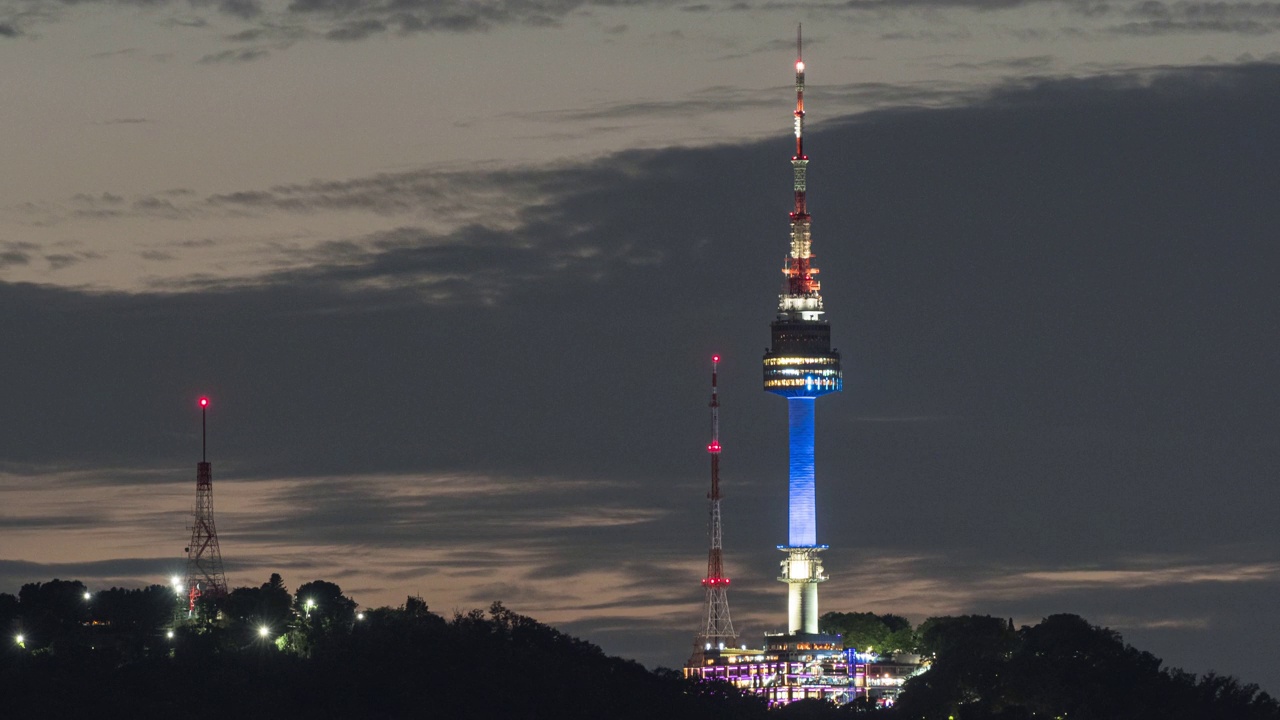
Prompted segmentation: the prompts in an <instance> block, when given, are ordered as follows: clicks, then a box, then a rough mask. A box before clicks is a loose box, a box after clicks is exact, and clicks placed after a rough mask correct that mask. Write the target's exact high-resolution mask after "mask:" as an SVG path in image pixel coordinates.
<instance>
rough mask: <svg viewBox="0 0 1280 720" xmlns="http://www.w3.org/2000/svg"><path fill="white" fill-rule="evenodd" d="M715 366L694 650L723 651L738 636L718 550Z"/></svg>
mask: <svg viewBox="0 0 1280 720" xmlns="http://www.w3.org/2000/svg"><path fill="white" fill-rule="evenodd" d="M719 367H720V356H719V355H714V356H712V358H711V443H710V444H709V445H707V452H708V453H710V454H711V492H709V493H707V498H708V499H709V500H710V501H711V517H710V518H709V520H708V522H707V534H708V535H710V536H711V549H710V550H709V551H708V552H707V577H706V578H704V579H703V580H702V586H703V587H704V588H706V600H705V602H704V603H703V608H702V616H703V618H704V622H703V625H702V632H700V633H698V637H697V639H696V640H695V641H694V643H695V645H696V646H697V647H699V648H703V649H706V650H711V649H712V648H716V649H724V647H725V646H726V645H728V646H732V645H733V644H734V643H735V642H737V640H738V634H737V633H735V632H734V631H733V620H731V619H729V578H727V577H725V576H724V558H723V557H722V556H721V550H720V540H721V538H720V399H719V396H718V395H717V393H716V376H717V375H718V370H719Z"/></svg>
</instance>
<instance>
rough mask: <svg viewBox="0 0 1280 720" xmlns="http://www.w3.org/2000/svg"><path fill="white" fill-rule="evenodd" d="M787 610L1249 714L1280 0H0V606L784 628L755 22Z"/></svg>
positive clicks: (1260, 564)
mask: <svg viewBox="0 0 1280 720" xmlns="http://www.w3.org/2000/svg"><path fill="white" fill-rule="evenodd" d="M797 22H803V23H804V28H805V43H806V44H805V60H806V65H807V66H808V68H807V69H808V72H807V81H808V91H807V93H806V107H807V110H808V124H807V126H806V144H805V148H806V150H807V152H808V153H809V155H810V157H811V164H810V166H809V208H810V211H811V212H812V213H813V237H814V252H815V254H816V264H817V266H818V267H819V268H821V270H822V275H821V279H822V281H823V296H824V298H825V301H826V308H827V311H828V314H827V317H828V318H829V319H830V321H831V323H832V338H833V342H834V345H835V346H836V347H837V348H839V350H840V351H841V353H842V355H843V362H844V368H845V390H844V392H843V393H841V394H839V395H833V396H830V397H827V398H825V399H823V400H822V401H821V402H819V403H818V411H817V414H818V417H817V421H818V422H817V424H818V436H817V462H818V473H817V477H818V481H817V482H818V539H819V541H820V542H822V543H825V544H828V545H830V546H831V549H830V550H829V551H828V552H827V553H826V555H825V559H826V563H825V565H826V569H827V572H828V574H829V575H830V576H831V578H832V579H831V580H830V581H829V582H827V583H825V584H824V585H823V586H822V587H821V591H820V597H821V610H822V611H823V612H826V611H831V610H839V611H874V612H878V613H887V612H892V613H897V614H901V615H906V616H908V617H909V618H911V619H912V620H913V621H915V622H919V621H921V620H923V619H924V618H925V617H928V616H930V615H938V614H958V613H981V614H991V615H997V616H1000V617H1012V618H1013V619H1014V621H1015V623H1017V624H1033V623H1036V622H1038V621H1039V620H1040V619H1041V618H1042V617H1044V616H1046V615H1048V614H1052V613H1059V612H1070V613H1077V614H1080V615H1083V616H1084V617H1086V618H1088V619H1089V620H1090V621H1092V622H1093V623H1095V624H1100V625H1107V626H1110V627H1112V628H1115V629H1117V630H1119V631H1120V632H1122V633H1123V634H1124V636H1125V638H1126V639H1127V640H1128V641H1129V642H1131V643H1133V644H1135V645H1136V646H1138V647H1140V648H1142V649H1145V650H1149V651H1151V652H1153V653H1154V654H1156V655H1157V656H1160V657H1162V658H1164V659H1165V660H1166V661H1167V663H1169V664H1171V665H1175V666H1180V667H1183V668H1184V669H1186V670H1189V671H1193V672H1199V673H1203V672H1205V671H1208V670H1217V671H1219V672H1223V673H1230V674H1234V675H1237V676H1238V677H1240V678H1241V679H1243V680H1245V681H1248V682H1257V683H1259V684H1261V685H1262V687H1263V688H1264V689H1265V690H1268V691H1270V692H1272V693H1280V666H1277V665H1276V663H1275V662H1274V657H1275V655H1276V654H1277V652H1280V641H1278V640H1277V638H1280V613H1278V612H1277V609H1276V608H1277V602H1276V597H1277V595H1280V523H1278V522H1277V512H1276V509H1277V505H1278V504H1280V490H1278V489H1277V480H1280V411H1278V410H1277V407H1276V406H1277V399H1278V396H1280V332H1277V325H1278V324H1280V295H1278V294H1277V291H1276V288H1277V274H1278V273H1280V250H1277V239H1278V234H1277V228H1280V204H1278V203H1277V198H1278V197H1280V172H1278V171H1277V168H1280V123H1278V122H1277V119H1278V118H1280V53H1277V50H1280V44H1278V43H1277V40H1278V39H1280V2H1248V3H1245V2H1241V3H1234V2H1195V1H1189V2H1160V1H1158V0H1145V1H1141V2H1129V1H1126V0H1118V1H1115V2H1093V1H1091V0H1078V1H1077V0H1039V1H1036V0H1025V1H1020V0H996V1H992V2H985V1H982V0H849V1H848V2H839V3H807V2H760V3H756V2H737V1H734V2H711V3H698V2H691V3H673V2H660V1H658V0H653V1H651V2H644V1H643V0H641V1H639V2H626V3H618V2H600V3H593V2H578V1H574V0H490V1H486V2H461V1H458V0H433V1H430V2H427V1H425V0H396V1H395V2H391V1H386V2H382V1H377V0H375V1H366V0H293V1H292V2H288V3H286V2H275V1H274V0H268V1H264V2H260V1H259V0H221V1H220V2H218V1H216V0H209V1H206V0H199V1H192V2H168V1H166V0H82V1H79V2H76V1H74V0H67V1H62V0H0V98H2V99H3V100H2V102H0V128H3V130H4V132H3V133H0V377H3V378H4V380H5V382H4V388H5V390H4V392H3V394H2V395H0V400H2V401H0V498H2V500H0V592H10V593H14V592H17V590H18V588H19V587H20V586H21V585H22V584H23V583H26V582H33V581H43V580H48V579H51V578H54V577H59V578H62V579H80V580H83V581H84V582H85V583H86V584H88V585H89V586H90V588H92V589H104V588H107V587H111V586H113V585H116V586H140V585H144V584H150V583H165V582H167V580H166V579H167V578H168V577H169V576H170V575H171V574H173V573H175V572H181V570H182V568H183V566H184V558H185V556H184V553H183V548H184V546H185V545H186V542H187V538H188V537H189V536H188V530H187V528H188V523H189V519H190V515H189V513H190V511H191V507H192V504H193V502H194V499H195V464H196V462H197V461H198V460H199V453H200V417H199V409H198V407H197V405H196V399H197V398H198V397H199V396H200V395H201V394H207V395H209V396H210V398H211V399H212V401H211V405H210V411H209V438H210V458H209V459H210V460H211V461H212V462H213V477H214V507H215V512H216V519H217V526H218V531H219V536H220V539H221V543H222V551H223V557H224V559H225V562H226V566H227V572H228V579H229V581H230V584H231V585H232V586H233V587H235V586H240V585H255V586H256V585H259V584H261V583H263V582H265V581H266V579H267V577H268V576H269V575H270V574H271V573H272V572H280V573H281V574H282V575H283V576H284V579H285V582H286V584H287V585H288V586H289V587H291V588H296V587H297V586H299V585H301V584H303V583H305V582H307V581H310V580H313V579H317V578H321V579H326V580H330V581H333V582H337V583H339V584H340V585H341V586H342V588H343V590H344V591H346V593H347V594H348V595H350V596H352V597H353V598H354V599H356V600H357V601H358V602H360V603H361V604H362V605H363V606H365V607H371V606H378V605H399V604H401V603H403V602H404V599H405V596H406V595H410V594H420V595H421V596H422V597H423V598H424V599H425V600H426V601H427V603H428V605H429V606H430V607H431V609H432V610H434V611H437V612H440V613H443V614H445V615H448V614H450V613H451V612H452V611H453V610H454V609H459V610H464V611H465V610H468V609H470V608H473V607H483V606H487V605H488V604H489V603H490V602H492V601H494V600H502V601H503V602H504V603H505V604H506V605H507V606H508V607H510V608H511V609H513V610H516V611H518V612H521V613H524V614H527V615H531V616H533V617H535V618H537V619H539V620H542V621H544V622H548V623H551V624H554V625H556V626H557V627H559V628H561V629H563V630H566V631H568V632H570V633H573V634H576V635H579V636H581V637H584V638H586V639H588V640H591V641H593V642H596V643H598V644H600V645H601V646H602V647H603V648H604V649H605V650H606V651H608V652H610V653H612V654H619V655H623V656H626V657H634V658H636V659H638V660H640V661H642V662H644V663H646V664H648V665H650V666H656V665H665V666H669V667H678V666H679V665H680V664H681V663H683V662H684V660H685V659H686V658H687V656H688V653H689V650H690V649H691V643H692V639H693V635H694V633H695V632H696V631H697V630H698V628H699V615H700V608H701V603H702V588H701V586H700V584H699V580H700V578H701V577H702V576H703V574H704V573H705V569H706V548H707V539H706V512H707V507H706V499H705V493H706V491H707V489H708V485H709V477H708V460H707V455H706V452H705V445H706V442H707V440H708V439H709V432H710V429H709V419H708V410H707V407H706V405H707V399H708V382H709V377H708V375H709V369H710V368H709V361H710V357H711V354H712V353H713V352H718V353H720V354H722V355H723V357H724V360H723V362H722V364H721V376H720V386H721V404H722V408H721V442H722V443H723V445H724V448H725V451H724V454H723V458H722V473H721V476H722V485H723V493H724V496H725V499H724V502H723V511H724V545H725V566H726V571H727V574H728V575H729V576H730V577H732V578H733V585H732V586H731V589H730V592H729V604H730V608H731V610H732V613H733V620H734V624H735V626H736V628H737V629H738V630H739V632H741V633H742V634H743V641H744V642H748V643H752V644H758V643H759V642H760V638H761V636H762V633H763V632H765V631H779V630H785V625H786V613H785V603H786V587H785V586H784V585H783V584H782V583H780V582H777V580H776V576H777V573H778V562H779V561H780V560H781V559H782V554H781V553H779V552H778V551H777V550H776V549H775V546H777V545H779V544H782V543H784V542H786V507H785V503H786V497H787V492H786V491H787V469H786V464H787V457H786V450H787V448H786V439H787V438H786V403H785V402H784V401H783V400H781V399H779V398H777V397H775V396H770V395H766V394H765V393H764V392H763V391H762V389H761V369H760V360H761V355H762V353H763V351H764V348H765V346H766V345H767V344H768V342H769V332H768V329H769V322H770V320H771V319H772V318H773V315H774V309H775V306H776V302H777V293H778V292H779V290H780V288H781V281H782V274H781V272H780V270H781V267H782V261H783V257H784V255H785V253H786V251H787V241H788V217H787V212H788V210H789V209H790V206H791V193H790V190H791V181H792V180H791V166H790V163H789V162H788V161H789V159H790V154H791V148H792V137H791V135H790V132H791V110H792V103H793V102H794V95H793V91H792V81H793V75H792V62H793V61H794V32H795V26H796V23H797Z"/></svg>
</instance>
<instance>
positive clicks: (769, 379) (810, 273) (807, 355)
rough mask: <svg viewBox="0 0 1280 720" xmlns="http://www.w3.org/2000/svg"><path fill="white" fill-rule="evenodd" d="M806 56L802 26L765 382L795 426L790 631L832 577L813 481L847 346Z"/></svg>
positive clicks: (802, 627)
mask: <svg viewBox="0 0 1280 720" xmlns="http://www.w3.org/2000/svg"><path fill="white" fill-rule="evenodd" d="M804 70H805V67H804V59H803V54H802V45H801V40H800V34H799V32H798V31H797V33H796V109H795V113H794V115H795V136H796V152H795V155H794V156H793V157H792V158H791V169H792V175H793V179H794V183H793V187H794V200H795V205H794V207H793V208H792V211H791V246H790V252H789V253H788V255H787V258H786V262H785V264H784V265H783V268H782V273H783V276H784V277H785V281H784V284H783V288H782V293H781V294H780V295H779V296H778V313H777V316H776V317H775V318H774V320H773V323H772V324H771V325H770V334H771V340H772V344H771V345H770V348H769V350H768V351H767V352H766V353H765V355H764V389H765V390H766V391H767V392H771V393H775V394H777V395H781V396H783V397H785V398H786V399H787V406H788V411H787V416H788V428H789V431H790V441H791V442H790V495H789V511H788V512H789V515H788V517H789V522H788V538H787V544H786V545H780V546H778V548H779V549H780V550H782V551H783V552H785V553H787V559H786V560H784V561H782V575H781V577H779V578H778V579H779V580H781V581H782V582H785V583H787V585H788V592H787V628H788V632H789V633H791V634H796V633H806V634H817V632H818V583H820V582H822V581H824V580H826V579H827V578H826V575H825V574H824V570H823V567H822V565H821V562H820V560H819V557H818V553H820V552H821V551H822V550H825V549H826V547H827V546H825V545H819V544H818V538H817V535H818V533H817V518H816V510H817V503H816V497H815V492H814V490H815V486H814V453H813V439H814V403H815V401H816V400H817V399H818V398H819V397H821V396H823V395H826V394H828V393H833V392H839V391H840V390H841V389H842V386H843V378H842V376H841V374H840V353H839V352H837V351H836V350H834V349H832V347H831V326H830V325H829V324H828V323H827V321H826V320H824V319H823V317H822V316H823V313H824V310H823V307H822V296H821V295H820V294H819V292H818V291H819V287H820V285H819V283H818V281H817V279H816V278H815V276H816V275H817V274H818V268H817V267H815V266H814V264H813V257H814V255H813V251H812V238H811V236H810V217H809V207H808V197H807V193H808V182H807V180H808V179H807V171H808V166H809V157H808V156H807V155H805V153H804V117H805V111H804Z"/></svg>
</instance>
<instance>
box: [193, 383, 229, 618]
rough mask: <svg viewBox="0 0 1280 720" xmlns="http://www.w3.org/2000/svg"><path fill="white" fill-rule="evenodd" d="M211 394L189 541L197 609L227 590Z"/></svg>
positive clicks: (204, 405)
mask: <svg viewBox="0 0 1280 720" xmlns="http://www.w3.org/2000/svg"><path fill="white" fill-rule="evenodd" d="M208 407H209V399H208V398H200V462H199V463H197V464H196V508H195V512H194V513H193V514H192V515H193V517H192V522H191V543H190V544H189V545H187V578H186V596H187V611H188V612H189V613H190V612H194V611H195V607H196V600H197V599H199V598H200V597H202V596H210V597H221V596H223V595H226V594H227V576H226V573H224V572H223V569H222V550H221V549H220V548H219V547H218V530H217V528H216V526H215V525H214V523H213V466H212V465H211V464H210V463H209V461H208V456H207V454H206V453H207V450H208V446H207V443H206V442H205V441H206V439H207V433H206V428H207V425H206V423H205V411H206V410H207V409H208Z"/></svg>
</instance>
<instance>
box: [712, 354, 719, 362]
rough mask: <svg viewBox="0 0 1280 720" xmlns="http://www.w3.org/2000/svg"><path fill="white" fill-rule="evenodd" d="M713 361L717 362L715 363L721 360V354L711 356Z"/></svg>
mask: <svg viewBox="0 0 1280 720" xmlns="http://www.w3.org/2000/svg"><path fill="white" fill-rule="evenodd" d="M711 362H715V363H718V362H720V356H719V355H712V356H711Z"/></svg>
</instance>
